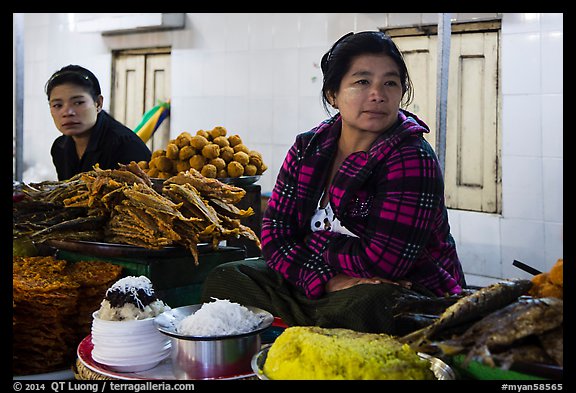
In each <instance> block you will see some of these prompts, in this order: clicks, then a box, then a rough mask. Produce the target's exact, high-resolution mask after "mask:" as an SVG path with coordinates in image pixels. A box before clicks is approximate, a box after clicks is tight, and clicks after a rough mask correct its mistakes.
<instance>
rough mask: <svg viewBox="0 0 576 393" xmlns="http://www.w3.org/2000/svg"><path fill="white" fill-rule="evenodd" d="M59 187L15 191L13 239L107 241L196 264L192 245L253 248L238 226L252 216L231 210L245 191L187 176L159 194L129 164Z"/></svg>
mask: <svg viewBox="0 0 576 393" xmlns="http://www.w3.org/2000/svg"><path fill="white" fill-rule="evenodd" d="M64 184H65V186H63V185H62V184H59V183H55V182H51V183H48V184H43V185H41V186H38V185H36V187H35V188H32V187H28V188H27V189H24V190H22V191H23V192H24V193H25V194H26V195H27V198H25V199H24V200H23V201H22V202H18V203H15V204H14V210H16V211H15V214H14V235H15V237H17V236H28V237H29V238H30V239H31V240H34V241H36V242H42V241H45V240H48V239H63V240H92V241H106V242H110V243H121V244H130V245H134V246H139V247H144V248H149V249H161V248H163V247H166V246H172V245H180V246H183V247H185V248H187V249H188V250H189V251H190V252H191V254H192V255H193V257H194V260H195V263H196V264H197V263H198V249H197V245H198V243H202V242H207V243H211V244H212V246H213V248H214V249H217V248H218V245H219V243H220V241H222V240H226V239H232V238H237V237H239V236H244V237H246V238H248V239H250V240H252V241H254V242H255V243H256V244H257V245H258V247H260V240H259V238H258V236H257V235H256V234H255V233H254V232H253V231H252V229H251V228H249V227H247V226H245V225H243V224H241V222H240V220H241V219H242V218H246V217H249V216H251V215H253V214H254V210H253V209H252V208H248V209H246V210H241V209H238V208H237V207H236V206H235V204H237V203H238V202H239V201H240V200H241V199H242V198H243V197H244V195H245V194H246V191H245V190H244V189H242V188H240V187H235V186H232V185H228V184H224V183H221V182H220V181H218V180H216V179H211V178H207V177H205V176H203V175H202V174H200V172H198V171H197V170H195V169H193V168H191V169H190V170H189V171H187V172H181V173H179V174H178V175H176V176H173V177H171V178H169V179H166V180H165V181H164V183H163V184H162V189H161V191H160V192H159V191H157V190H156V189H155V188H154V187H153V185H152V182H151V180H150V178H149V177H148V175H147V174H146V173H145V172H144V171H143V170H142V169H141V168H140V167H139V166H138V164H136V162H131V163H130V164H128V165H121V166H120V168H119V169H113V170H102V169H100V168H98V167H95V168H94V170H92V171H89V172H83V173H81V174H79V175H77V176H76V177H74V178H72V179H70V180H68V181H65V182H64ZM63 207H65V209H62V208H63ZM39 218H40V219H41V220H38V219H39Z"/></svg>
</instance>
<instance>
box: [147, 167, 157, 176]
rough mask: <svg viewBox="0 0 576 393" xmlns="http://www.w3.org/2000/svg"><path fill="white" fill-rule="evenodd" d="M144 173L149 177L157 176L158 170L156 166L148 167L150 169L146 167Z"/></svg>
mask: <svg viewBox="0 0 576 393" xmlns="http://www.w3.org/2000/svg"><path fill="white" fill-rule="evenodd" d="M146 173H147V175H148V176H150V177H154V178H157V177H158V173H160V171H159V170H158V168H150V169H148V172H146Z"/></svg>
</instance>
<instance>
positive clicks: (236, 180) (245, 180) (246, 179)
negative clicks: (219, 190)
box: [217, 175, 260, 186]
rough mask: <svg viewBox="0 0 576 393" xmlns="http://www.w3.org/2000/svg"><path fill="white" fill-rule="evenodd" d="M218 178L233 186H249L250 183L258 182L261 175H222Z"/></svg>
mask: <svg viewBox="0 0 576 393" xmlns="http://www.w3.org/2000/svg"><path fill="white" fill-rule="evenodd" d="M217 180H219V181H221V182H222V183H224V184H230V185H232V186H248V185H250V184H254V183H256V182H257V181H258V180H260V175H256V176H240V177H221V178H218V179H217Z"/></svg>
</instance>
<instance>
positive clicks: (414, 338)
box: [398, 327, 430, 349]
mask: <svg viewBox="0 0 576 393" xmlns="http://www.w3.org/2000/svg"><path fill="white" fill-rule="evenodd" d="M429 331H430V329H429V328H428V327H424V328H421V329H418V330H415V331H413V332H412V333H408V334H406V335H404V336H402V337H400V338H398V340H399V341H400V342H401V343H403V344H408V345H410V347H411V348H413V349H418V348H421V347H422V346H423V345H424V342H425V341H426V339H427V338H428V332H429Z"/></svg>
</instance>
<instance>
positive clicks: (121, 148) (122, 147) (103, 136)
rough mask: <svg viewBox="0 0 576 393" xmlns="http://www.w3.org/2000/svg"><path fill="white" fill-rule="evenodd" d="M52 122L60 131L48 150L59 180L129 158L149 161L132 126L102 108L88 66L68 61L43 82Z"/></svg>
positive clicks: (93, 78) (149, 156)
mask: <svg viewBox="0 0 576 393" xmlns="http://www.w3.org/2000/svg"><path fill="white" fill-rule="evenodd" d="M46 95H47V96H48V102H49V104H50V114H51V115H52V119H53V120H54V124H55V125H56V127H57V128H58V130H60V132H61V133H62V134H63V135H61V136H59V137H58V138H57V139H56V140H55V141H54V143H53V144H52V148H51V150H50V154H51V155H52V161H53V162H54V166H55V167H56V172H57V173H58V180H66V179H69V178H71V177H73V176H74V175H76V174H78V173H80V172H87V171H91V170H92V169H93V167H94V165H95V164H98V165H99V166H100V168H101V169H115V168H118V164H128V163H130V162H131V161H136V162H138V161H150V158H151V155H152V153H151V152H150V149H148V147H147V146H146V144H145V143H144V141H142V139H140V137H139V136H138V135H136V134H135V133H134V132H133V131H132V130H130V129H129V128H128V127H126V126H124V125H123V124H122V123H120V122H118V121H117V120H115V119H114V118H113V117H112V116H110V115H109V114H108V113H106V112H105V111H104V110H102V103H103V102H104V97H103V96H102V94H101V91H100V84H99V83H98V79H96V77H95V76H94V74H93V73H92V72H90V71H89V70H87V69H85V68H83V67H80V66H77V65H68V66H66V67H63V68H62V69H60V70H59V71H57V72H55V73H54V74H53V75H52V77H51V78H50V79H49V80H48V82H47V83H46Z"/></svg>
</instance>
